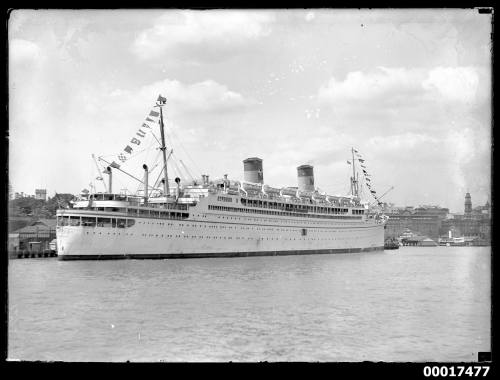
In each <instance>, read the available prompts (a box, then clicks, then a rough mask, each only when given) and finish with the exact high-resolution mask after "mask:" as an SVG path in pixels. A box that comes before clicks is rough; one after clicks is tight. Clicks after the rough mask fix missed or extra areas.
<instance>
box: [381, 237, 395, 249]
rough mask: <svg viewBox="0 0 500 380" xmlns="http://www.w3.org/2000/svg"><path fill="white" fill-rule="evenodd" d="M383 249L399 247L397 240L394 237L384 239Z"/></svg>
mask: <svg viewBox="0 0 500 380" xmlns="http://www.w3.org/2000/svg"><path fill="white" fill-rule="evenodd" d="M385 249H399V241H398V240H397V239H394V238H392V239H391V238H390V239H386V240H385V242H384V250H385Z"/></svg>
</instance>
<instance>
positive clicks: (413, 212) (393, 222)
mask: <svg viewBox="0 0 500 380" xmlns="http://www.w3.org/2000/svg"><path fill="white" fill-rule="evenodd" d="M448 213H449V210H448V209H447V208H442V207H439V206H419V207H416V208H413V207H411V206H408V207H398V208H396V207H393V208H392V209H391V212H388V213H387V216H389V220H388V221H387V224H386V229H385V237H386V238H390V237H391V238H392V237H394V238H397V237H399V236H401V235H402V234H403V233H404V232H405V231H406V230H407V229H409V230H410V231H412V232H414V233H418V234H420V235H423V236H427V237H429V238H431V239H436V240H437V239H438V238H439V232H440V229H441V225H442V222H443V220H445V219H446V217H447V215H448Z"/></svg>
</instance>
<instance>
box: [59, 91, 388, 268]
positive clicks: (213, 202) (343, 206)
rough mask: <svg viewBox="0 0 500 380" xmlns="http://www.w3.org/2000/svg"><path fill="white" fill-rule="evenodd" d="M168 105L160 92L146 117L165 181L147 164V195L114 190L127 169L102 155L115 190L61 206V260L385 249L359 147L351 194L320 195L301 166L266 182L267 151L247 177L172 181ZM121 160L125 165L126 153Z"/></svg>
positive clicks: (251, 162) (381, 218) (247, 163)
mask: <svg viewBox="0 0 500 380" xmlns="http://www.w3.org/2000/svg"><path fill="white" fill-rule="evenodd" d="M165 104H166V99H165V98H164V97H162V96H161V95H160V96H159V97H158V100H157V102H156V105H155V107H157V108H158V111H151V113H150V115H149V116H148V118H147V119H146V120H148V121H154V119H153V118H154V117H155V116H158V120H157V121H158V125H159V128H160V139H159V140H158V142H159V145H160V147H159V149H160V151H161V154H162V158H163V162H162V164H163V167H162V169H161V180H160V181H158V182H157V183H154V184H152V185H151V184H149V177H150V173H149V168H148V166H147V165H146V164H144V165H143V170H144V172H143V178H142V180H140V179H138V178H136V179H137V180H138V181H139V182H140V183H141V185H140V186H141V187H142V191H141V192H140V193H136V194H134V195H130V194H127V193H123V192H120V193H113V188H112V183H113V181H112V179H113V172H114V171H123V170H122V168H121V165H119V164H117V163H116V162H115V161H113V162H110V163H109V162H107V161H105V160H104V159H102V161H104V162H106V163H109V166H107V167H106V168H105V173H107V174H108V175H109V185H107V190H106V191H105V192H89V191H88V190H84V191H82V193H81V195H80V196H79V197H78V198H77V199H76V200H74V201H73V202H72V204H71V207H68V208H63V209H59V210H58V211H57V227H56V238H57V250H58V257H59V259H60V260H71V259H125V258H134V259H146V258H148V259H149V258H151V259H152V258H196V257H233V256H264V255H297V254H300V255H302V254H325V253H327V254H333V253H355V252H362V251H375V250H383V249H384V226H385V222H386V220H387V217H386V216H385V215H382V214H378V213H370V212H369V209H368V204H367V203H366V202H361V198H360V196H359V195H358V194H359V173H358V174H357V173H356V169H355V160H356V159H355V157H354V153H355V152H356V153H357V151H356V150H354V148H353V149H352V151H351V153H352V162H349V161H348V163H349V164H351V165H352V170H353V174H352V177H351V192H350V195H349V196H330V195H327V194H325V193H323V192H320V191H318V190H317V189H316V188H315V186H314V172H313V166H311V165H301V166H299V167H297V180H298V183H297V186H294V187H284V188H276V187H271V186H268V185H266V184H264V178H263V177H264V176H263V161H262V159H260V158H258V157H252V158H247V159H245V160H243V171H244V180H242V181H235V180H231V179H229V178H228V177H227V175H225V176H224V177H223V178H221V179H216V180H210V179H209V176H208V175H202V178H201V179H200V180H194V181H192V182H190V183H187V184H186V185H184V184H181V180H180V178H178V177H177V178H175V185H173V186H171V185H169V179H168V171H167V160H168V159H167V149H166V145H165V131H164V120H163V111H162V107H164V106H165ZM143 127H144V128H142V129H140V130H139V131H140V132H139V133H137V135H138V136H144V130H145V129H147V128H149V126H148V125H147V124H143ZM134 140H136V142H139V140H137V139H136V138H134V139H132V140H131V141H132V142H134ZM131 149H132V148H131V147H130V146H127V147H126V148H125V149H124V151H125V152H128V153H130V151H131ZM120 157H121V160H122V162H124V161H125V159H126V157H125V156H124V155H123V154H121V156H120ZM359 161H363V160H361V159H360V160H359ZM123 172H124V171H123ZM363 172H365V170H364V169H363ZM365 173H366V172H365ZM158 179H159V178H158ZM157 185H158V186H157ZM372 193H375V192H374V191H372Z"/></svg>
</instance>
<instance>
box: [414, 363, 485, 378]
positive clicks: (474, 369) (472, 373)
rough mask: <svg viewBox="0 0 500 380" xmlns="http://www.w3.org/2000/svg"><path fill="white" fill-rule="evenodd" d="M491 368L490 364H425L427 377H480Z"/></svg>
mask: <svg viewBox="0 0 500 380" xmlns="http://www.w3.org/2000/svg"><path fill="white" fill-rule="evenodd" d="M489 370H490V367H489V366H425V367H424V376H425V377H438V376H441V377H445V376H450V377H455V376H469V377H478V376H483V377H484V376H486V375H487V374H488V372H489Z"/></svg>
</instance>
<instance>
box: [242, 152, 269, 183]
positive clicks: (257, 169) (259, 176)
mask: <svg viewBox="0 0 500 380" xmlns="http://www.w3.org/2000/svg"><path fill="white" fill-rule="evenodd" d="M243 170H244V177H243V178H244V179H245V181H246V182H253V183H264V172H263V170H262V159H260V158H258V157H251V158H247V159H246V160H243Z"/></svg>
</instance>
